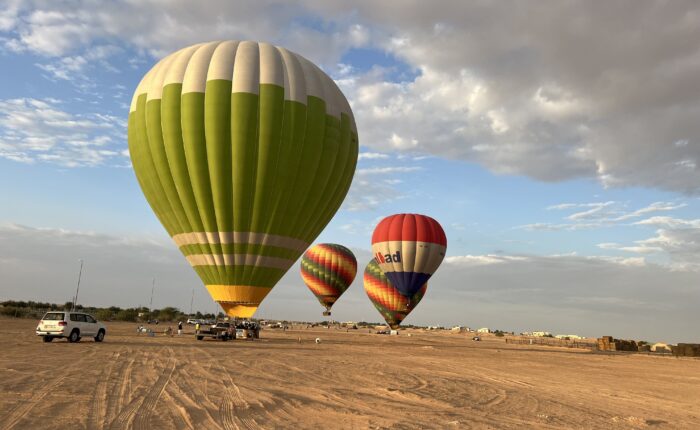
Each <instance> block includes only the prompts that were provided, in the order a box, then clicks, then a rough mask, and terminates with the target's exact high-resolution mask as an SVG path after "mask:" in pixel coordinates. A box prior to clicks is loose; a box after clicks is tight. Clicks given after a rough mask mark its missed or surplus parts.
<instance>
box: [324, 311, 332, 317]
mask: <svg viewBox="0 0 700 430" xmlns="http://www.w3.org/2000/svg"><path fill="white" fill-rule="evenodd" d="M323 316H324V317H329V316H331V311H323Z"/></svg>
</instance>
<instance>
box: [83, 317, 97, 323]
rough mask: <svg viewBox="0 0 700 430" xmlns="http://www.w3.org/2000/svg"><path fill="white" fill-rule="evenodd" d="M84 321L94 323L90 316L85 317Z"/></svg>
mask: <svg viewBox="0 0 700 430" xmlns="http://www.w3.org/2000/svg"><path fill="white" fill-rule="evenodd" d="M85 321H86V322H89V323H93V324H94V323H96V322H97V321H95V318H93V317H91V316H90V315H85Z"/></svg>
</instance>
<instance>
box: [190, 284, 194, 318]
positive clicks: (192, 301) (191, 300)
mask: <svg viewBox="0 0 700 430" xmlns="http://www.w3.org/2000/svg"><path fill="white" fill-rule="evenodd" d="M193 303H194V288H192V299H190V316H192V304H193Z"/></svg>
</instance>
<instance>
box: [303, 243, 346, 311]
mask: <svg viewBox="0 0 700 430" xmlns="http://www.w3.org/2000/svg"><path fill="white" fill-rule="evenodd" d="M356 273H357V260H356V259H355V255H354V254H353V253H352V251H350V250H349V249H348V248H346V247H344V246H342V245H337V244H334V243H321V244H318V245H315V246H313V247H312V248H309V249H308V250H307V251H306V252H305V253H304V256H303V257H302V259H301V277H302V278H303V279H304V283H305V284H306V286H307V287H309V289H310V290H311V292H312V293H314V295H315V296H316V298H317V299H318V301H319V302H320V303H321V305H323V306H325V307H326V310H327V311H330V309H331V307H332V306H333V304H334V303H335V302H336V301H337V300H338V298H339V297H340V296H341V295H342V294H343V293H344V292H345V290H347V289H348V287H349V286H350V284H352V281H353V280H354V279H355V274H356Z"/></svg>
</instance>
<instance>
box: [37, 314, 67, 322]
mask: <svg viewBox="0 0 700 430" xmlns="http://www.w3.org/2000/svg"><path fill="white" fill-rule="evenodd" d="M42 319H43V320H44V321H63V312H49V313H47V314H46V315H44V318H42Z"/></svg>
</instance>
